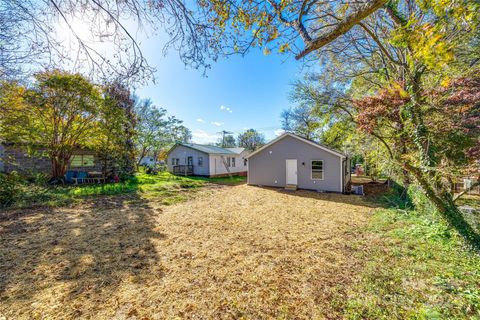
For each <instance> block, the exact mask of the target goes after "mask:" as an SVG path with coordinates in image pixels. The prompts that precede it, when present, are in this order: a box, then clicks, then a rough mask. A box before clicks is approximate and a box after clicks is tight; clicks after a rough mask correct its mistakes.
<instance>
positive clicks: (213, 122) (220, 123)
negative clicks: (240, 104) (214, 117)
mask: <svg viewBox="0 0 480 320" xmlns="http://www.w3.org/2000/svg"><path fill="white" fill-rule="evenodd" d="M210 123H211V124H213V125H214V126H217V127H221V126H223V122H218V121H212V122H210Z"/></svg>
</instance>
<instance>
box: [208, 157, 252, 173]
mask: <svg viewBox="0 0 480 320" xmlns="http://www.w3.org/2000/svg"><path fill="white" fill-rule="evenodd" d="M247 155H248V152H247V151H243V152H242V153H241V154H224V155H223V157H224V158H225V160H227V158H235V167H232V166H231V163H232V161H231V160H230V173H244V172H247V170H248V169H247V168H248V166H247V165H244V161H243V160H244V158H246V157H247ZM220 174H222V175H223V174H228V171H227V168H226V167H225V164H224V163H223V160H222V155H219V154H211V155H210V175H212V176H214V175H220Z"/></svg>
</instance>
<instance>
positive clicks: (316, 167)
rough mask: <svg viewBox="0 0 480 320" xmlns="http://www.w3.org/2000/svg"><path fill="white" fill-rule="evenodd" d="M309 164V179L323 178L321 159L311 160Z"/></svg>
mask: <svg viewBox="0 0 480 320" xmlns="http://www.w3.org/2000/svg"><path fill="white" fill-rule="evenodd" d="M311 165H312V166H311V168H312V169H311V170H312V171H311V179H312V180H323V170H324V167H323V160H312V162H311Z"/></svg>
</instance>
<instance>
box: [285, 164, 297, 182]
mask: <svg viewBox="0 0 480 320" xmlns="http://www.w3.org/2000/svg"><path fill="white" fill-rule="evenodd" d="M287 184H294V185H296V184H297V159H287Z"/></svg>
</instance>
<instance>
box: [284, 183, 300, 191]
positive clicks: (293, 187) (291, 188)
mask: <svg viewBox="0 0 480 320" xmlns="http://www.w3.org/2000/svg"><path fill="white" fill-rule="evenodd" d="M285 190H291V191H295V190H297V185H296V184H287V185H286V186H285Z"/></svg>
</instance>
